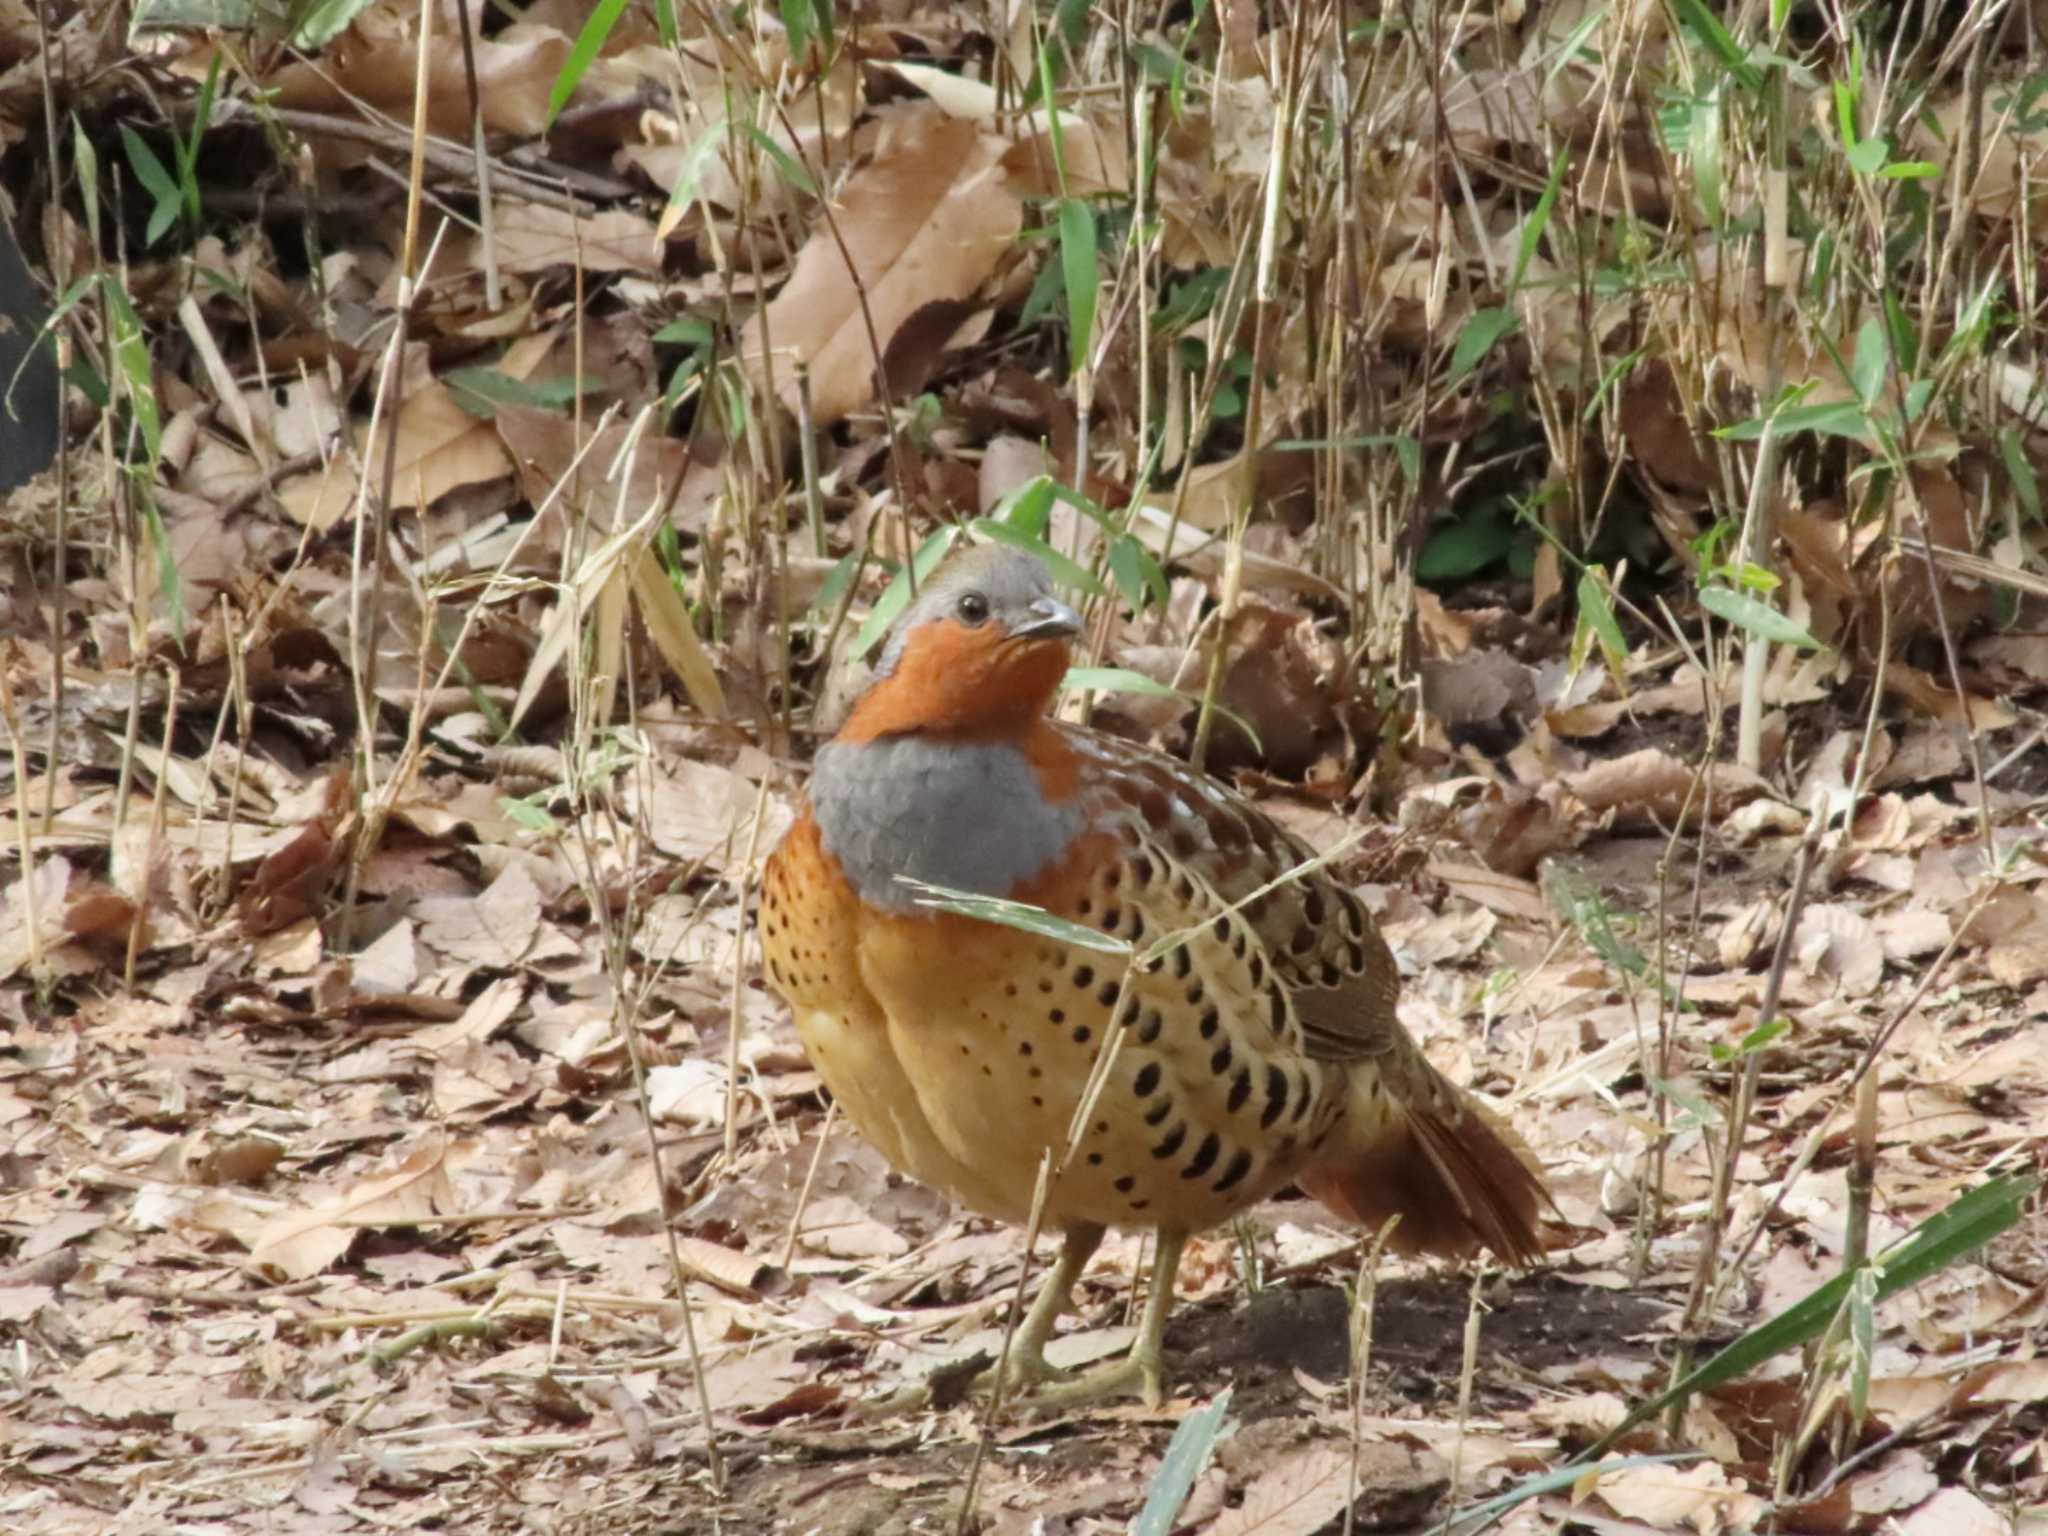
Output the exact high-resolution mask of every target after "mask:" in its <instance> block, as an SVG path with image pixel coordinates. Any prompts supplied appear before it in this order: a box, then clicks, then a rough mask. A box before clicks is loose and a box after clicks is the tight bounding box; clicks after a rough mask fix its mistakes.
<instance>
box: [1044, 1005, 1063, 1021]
mask: <svg viewBox="0 0 2048 1536" xmlns="http://www.w3.org/2000/svg"><path fill="white" fill-rule="evenodd" d="M1046 1018H1047V1019H1048V1020H1050V1021H1051V1022H1052V1023H1054V1024H1064V1023H1066V1022H1067V1010H1066V1009H1064V1008H1055V1009H1053V1011H1052V1012H1051V1013H1048V1014H1047V1015H1046Z"/></svg>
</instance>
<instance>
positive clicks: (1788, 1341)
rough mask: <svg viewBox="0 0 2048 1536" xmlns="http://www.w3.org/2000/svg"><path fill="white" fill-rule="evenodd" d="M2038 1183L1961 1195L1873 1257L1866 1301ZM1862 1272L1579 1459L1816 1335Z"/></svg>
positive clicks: (1926, 1266)
mask: <svg viewBox="0 0 2048 1536" xmlns="http://www.w3.org/2000/svg"><path fill="white" fill-rule="evenodd" d="M2040 1187H2041V1181H2040V1180H2039V1179H2037V1178H2034V1177H2032V1176H2031V1175H2019V1174H2008V1175H2004V1176H2001V1177H1999V1178H1995V1179H1991V1180H1989V1181H1987V1182H1985V1183H1983V1184H1980V1185H1978V1186H1977V1187H1976V1188H1975V1189H1973V1190H1970V1191H1969V1192H1968V1193H1967V1194H1964V1195H1961V1196H1958V1197H1957V1198H1956V1199H1955V1200H1954V1201H1953V1202H1951V1203H1950V1204H1949V1205H1948V1206H1947V1208H1945V1209H1943V1210H1940V1211H1937V1212H1936V1213H1935V1214H1934V1215H1932V1216H1930V1217H1928V1218H1927V1219H1926V1220H1925V1221H1923V1222H1921V1223H1920V1225H1919V1226H1917V1227H1915V1228H1914V1229H1913V1230H1912V1231H1911V1232H1909V1233H1907V1234H1906V1235H1905V1236H1904V1237H1903V1238H1901V1239H1900V1240H1899V1241H1898V1242H1896V1243H1894V1244H1893V1245H1892V1246H1891V1247H1890V1248H1888V1249H1886V1250H1885V1251H1884V1252H1883V1253H1882V1254H1881V1255H1879V1256H1878V1257H1877V1258H1876V1259H1875V1260H1873V1261H1872V1262H1871V1264H1870V1266H1868V1267H1869V1269H1870V1270H1871V1271H1873V1272H1874V1273H1875V1274H1876V1275H1877V1277H1878V1279H1877V1283H1876V1289H1875V1294H1874V1295H1873V1297H1872V1303H1871V1304H1872V1305H1873V1306H1874V1305H1876V1304H1877V1303H1878V1302H1882V1301H1884V1300H1885V1299H1886V1298H1887V1297H1890V1296H1894V1295H1896V1294H1897V1293H1898V1292H1900V1291H1903V1290H1905V1289H1906V1288H1907V1287H1909V1286H1914V1285H1918V1284H1919V1283H1920V1282H1921V1281H1922V1280H1925V1279H1926V1278H1927V1277H1928V1276H1929V1275H1932V1274H1936V1273H1938V1272H1940V1271H1941V1270H1943V1269H1946V1268H1947V1267H1948V1266H1949V1265H1951V1264H1953V1263H1955V1262H1956V1261H1957V1260H1958V1259H1961V1258H1965V1257H1967V1256H1968V1255H1969V1254H1972V1253H1974V1252H1976V1251H1977V1250H1978V1249H1979V1248H1981V1247H1983V1246H1984V1245H1985V1244H1986V1243H1988V1242H1990V1241H1991V1240H1992V1239H1993V1238H1994V1237H1997V1236H1998V1235H1999V1234H2000V1233H2001V1232H2005V1231H2007V1230H2009V1229H2010V1228H2011V1227H2013V1226H2014V1225H2015V1224H2017V1223H2018V1221H2019V1219H2020V1214H2021V1211H2022V1209H2023V1208H2024V1207H2025V1205H2026V1203H2027V1201H2028V1200H2029V1199H2031V1198H2032V1196H2033V1194H2034V1191H2035V1190H2037V1189H2039V1188H2040ZM1861 1273H1863V1270H1862V1269H1861V1268H1859V1269H1856V1270H1851V1271H1850V1272H1849V1273H1847V1274H1842V1275H1837V1276H1836V1277H1835V1278H1834V1279H1832V1280H1830V1281H1829V1282H1828V1283H1827V1284H1826V1285H1823V1286H1822V1287H1820V1289H1819V1290H1817V1291H1814V1292H1813V1293H1812V1294H1811V1295H1809V1296H1807V1297H1806V1298H1805V1299H1804V1300H1802V1301H1798V1302H1795V1303H1793V1304H1792V1305H1791V1306H1789V1307H1787V1308H1786V1309H1785V1310H1784V1311H1783V1312H1780V1313H1779V1314H1778V1315H1777V1316H1776V1317H1774V1318H1771V1319H1769V1320H1768V1321H1766V1322H1762V1323H1759V1324H1758V1325H1757V1326H1756V1327H1754V1328H1752V1329H1750V1330H1749V1331H1748V1332H1747V1333H1745V1334H1743V1335H1742V1336H1741V1337H1740V1338H1738V1339H1737V1340H1735V1342H1734V1343H1732V1344H1730V1345H1729V1346H1728V1347H1727V1348H1726V1349H1723V1350H1722V1351H1721V1352H1720V1353H1719V1354H1717V1355H1715V1356H1714V1357H1713V1359H1711V1360H1709V1361H1707V1362H1706V1363H1705V1364H1703V1365H1699V1366H1696V1367H1694V1368H1693V1369H1692V1370H1691V1371H1689V1372H1687V1373H1686V1375H1685V1376H1684V1377H1683V1378H1681V1379H1680V1380H1679V1381H1677V1382H1676V1383H1674V1384H1673V1385H1672V1386H1671V1387H1669V1388H1668V1389H1666V1390H1665V1391H1663V1392H1660V1393H1659V1394H1658V1395H1657V1396H1655V1397H1653V1398H1651V1399H1650V1400H1649V1401H1648V1402H1646V1403H1643V1404H1641V1405H1640V1406H1638V1407H1636V1408H1634V1409H1632V1410H1631V1411H1630V1412H1629V1415H1628V1417H1626V1418H1625V1419H1623V1420H1622V1421H1621V1423H1620V1424H1618V1425H1616V1426H1615V1427H1614V1428H1613V1429H1611V1430H1609V1431H1608V1432H1607V1433H1606V1434H1605V1435H1603V1436H1602V1437H1601V1438H1600V1440H1599V1441H1598V1442H1597V1443H1596V1444H1595V1445H1594V1446H1593V1447H1592V1448H1591V1449H1590V1450H1588V1451H1587V1452H1586V1453H1585V1458H1584V1459H1585V1460H1588V1461H1592V1460H1597V1459H1598V1458H1599V1456H1600V1454H1601V1453H1602V1452H1603V1451H1605V1450H1606V1449H1607V1448H1608V1447H1609V1446H1611V1445H1613V1444H1615V1443H1616V1442H1617V1441H1618V1440H1620V1439H1621V1438H1622V1436H1624V1435H1625V1434H1627V1433H1628V1432H1629V1431H1630V1430H1632V1429H1634V1428H1635V1427H1636V1426H1637V1425H1638V1424H1642V1423H1646V1422H1648V1421H1649V1420H1651V1419H1654V1418H1656V1417H1657V1416H1658V1415H1659V1414H1661V1413H1663V1412H1664V1410H1665V1409H1666V1408H1669V1407H1670V1406H1671V1405H1672V1404H1673V1403H1676V1402H1681V1401H1683V1400H1684V1399H1686V1398H1688V1397H1692V1396H1694V1395H1696V1394H1697V1393H1700V1392H1705V1391H1709V1390H1711V1389H1712V1388H1714V1387H1718V1386H1721V1385H1723V1384H1724V1383H1727V1382H1730V1381H1734V1380H1735V1379H1737V1378H1738V1377H1741V1376H1746V1375H1748V1374H1749V1373H1750V1372H1751V1371H1753V1370H1755V1369H1756V1368H1757V1367H1758V1366H1760V1365H1762V1364H1763V1363H1764V1362H1765V1361H1766V1360H1770V1359H1772V1358H1774V1357H1775V1356H1777V1355H1781V1354H1783V1353H1784V1352H1785V1351H1786V1350H1788V1349H1797V1348H1798V1347H1799V1346H1800V1345H1802V1344H1804V1343H1806V1342H1807V1341H1808V1340H1809V1339H1813V1338H1816V1337H1818V1336H1819V1335H1820V1333H1821V1332H1822V1331H1823V1330H1824V1329H1826V1328H1827V1327H1828V1326H1829V1324H1830V1323H1832V1322H1833V1321H1834V1318H1835V1315H1836V1314H1837V1313H1838V1312H1839V1311H1840V1310H1841V1308H1842V1304H1843V1302H1844V1301H1845V1300H1846V1299H1847V1298H1848V1296H1849V1294H1850V1292H1851V1290H1852V1289H1853V1287H1854V1286H1855V1285H1856V1283H1857V1276H1858V1275H1859V1274H1861Z"/></svg>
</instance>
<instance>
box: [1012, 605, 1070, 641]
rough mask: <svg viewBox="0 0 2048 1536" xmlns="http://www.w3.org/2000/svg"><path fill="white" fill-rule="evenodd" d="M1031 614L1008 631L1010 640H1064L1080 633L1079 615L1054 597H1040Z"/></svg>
mask: <svg viewBox="0 0 2048 1536" xmlns="http://www.w3.org/2000/svg"><path fill="white" fill-rule="evenodd" d="M1030 614H1031V616H1030V617H1029V618H1027V619H1026V620H1025V621H1024V622H1023V623H1022V624H1019V625H1018V626H1017V627H1016V628H1014V629H1012V630H1011V631H1010V638H1011V639H1012V640H1064V639H1066V638H1067V637H1068V636H1070V635H1078V634H1079V633H1081V615H1079V614H1078V613H1076V612H1074V610H1073V609H1071V608H1069V607H1068V606H1067V605H1066V604H1065V603H1063V602H1061V601H1060V600H1059V599H1058V598H1056V597H1041V598H1039V599H1038V601H1037V602H1035V603H1033V604H1032V605H1031V608H1030Z"/></svg>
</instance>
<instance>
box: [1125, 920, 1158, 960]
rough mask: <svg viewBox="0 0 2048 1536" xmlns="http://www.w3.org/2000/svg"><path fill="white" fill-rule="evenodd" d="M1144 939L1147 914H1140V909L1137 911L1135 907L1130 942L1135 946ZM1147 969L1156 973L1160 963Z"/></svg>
mask: <svg viewBox="0 0 2048 1536" xmlns="http://www.w3.org/2000/svg"><path fill="white" fill-rule="evenodd" d="M1144 937H1145V914H1144V913H1142V912H1140V911H1139V910H1138V909H1137V908H1136V907H1133V908H1132V909H1131V932H1130V940H1131V942H1132V943H1133V944H1136V943H1137V942H1139V941H1140V940H1141V939H1143V938H1144ZM1147 969H1148V970H1155V971H1156V970H1158V969H1159V962H1158V961H1157V960H1154V961H1153V962H1152V964H1151V965H1150V966H1148V967H1147Z"/></svg>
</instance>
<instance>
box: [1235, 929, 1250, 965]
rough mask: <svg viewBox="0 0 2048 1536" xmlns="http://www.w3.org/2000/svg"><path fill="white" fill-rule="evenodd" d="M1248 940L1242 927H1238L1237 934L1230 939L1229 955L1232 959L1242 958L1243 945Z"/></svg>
mask: <svg viewBox="0 0 2048 1536" xmlns="http://www.w3.org/2000/svg"><path fill="white" fill-rule="evenodd" d="M1248 942H1249V939H1248V936H1247V935H1246V933H1245V931H1244V930H1243V929H1242V928H1240V929H1238V930H1237V936H1236V937H1235V938H1233V939H1232V940H1231V941H1230V956H1231V958H1232V959H1233V960H1242V959H1243V958H1244V952H1245V947H1246V945H1247V943H1248Z"/></svg>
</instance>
